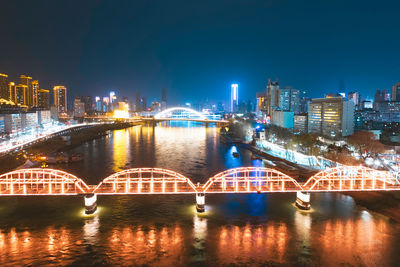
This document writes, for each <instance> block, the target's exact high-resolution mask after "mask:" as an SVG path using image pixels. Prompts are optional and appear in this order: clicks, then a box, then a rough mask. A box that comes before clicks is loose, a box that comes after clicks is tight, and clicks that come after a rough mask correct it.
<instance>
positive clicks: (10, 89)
mask: <svg viewBox="0 0 400 267" xmlns="http://www.w3.org/2000/svg"><path fill="white" fill-rule="evenodd" d="M8 93H9V98H8V99H9V100H11V101H12V102H14V103H16V99H17V96H16V92H15V83H14V82H9V83H8Z"/></svg>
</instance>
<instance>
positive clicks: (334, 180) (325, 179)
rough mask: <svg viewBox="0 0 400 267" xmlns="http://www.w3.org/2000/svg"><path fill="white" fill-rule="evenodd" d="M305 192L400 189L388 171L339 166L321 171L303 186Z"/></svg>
mask: <svg viewBox="0 0 400 267" xmlns="http://www.w3.org/2000/svg"><path fill="white" fill-rule="evenodd" d="M303 188H304V190H305V191H378V190H390V189H397V190H398V189H399V185H398V181H397V179H396V178H395V177H394V176H393V175H392V174H391V173H389V172H387V171H379V170H375V169H371V168H367V167H363V166H345V165H342V166H339V167H335V168H329V169H326V170H324V171H320V172H318V173H316V174H315V175H313V176H311V177H310V178H309V179H308V180H307V182H306V183H305V184H304V185H303Z"/></svg>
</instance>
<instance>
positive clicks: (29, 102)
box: [19, 75, 39, 107]
mask: <svg viewBox="0 0 400 267" xmlns="http://www.w3.org/2000/svg"><path fill="white" fill-rule="evenodd" d="M19 79H20V84H21V85H24V86H26V89H25V91H26V93H25V99H24V101H25V104H24V105H26V106H28V107H33V106H35V105H34V104H35V103H34V100H35V98H37V96H36V97H35V95H34V92H33V82H32V77H29V76H25V75H21V76H20V77H19ZM35 82H37V81H35ZM38 87H39V83H37V89H39V88H38Z"/></svg>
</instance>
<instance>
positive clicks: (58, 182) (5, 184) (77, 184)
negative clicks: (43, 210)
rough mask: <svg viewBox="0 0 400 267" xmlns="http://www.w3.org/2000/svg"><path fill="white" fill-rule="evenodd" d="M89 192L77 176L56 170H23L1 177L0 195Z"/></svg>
mask: <svg viewBox="0 0 400 267" xmlns="http://www.w3.org/2000/svg"><path fill="white" fill-rule="evenodd" d="M89 191H90V189H89V187H88V186H87V185H86V184H85V182H83V181H82V180H81V179H79V178H78V177H76V176H75V175H72V174H70V173H67V172H64V171H60V170H55V169H41V168H33V169H21V170H15V171H12V172H8V173H5V174H2V175H1V176H0V195H9V196H15V195H76V194H85V193H87V192H89Z"/></svg>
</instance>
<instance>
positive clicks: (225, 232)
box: [217, 223, 290, 264]
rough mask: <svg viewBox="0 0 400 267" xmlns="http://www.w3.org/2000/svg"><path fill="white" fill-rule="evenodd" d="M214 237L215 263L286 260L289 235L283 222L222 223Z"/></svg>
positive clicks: (281, 261)
mask: <svg viewBox="0 0 400 267" xmlns="http://www.w3.org/2000/svg"><path fill="white" fill-rule="evenodd" d="M217 236H218V253H217V255H218V260H219V262H218V263H219V264H230V263H232V262H233V263H236V264H243V263H249V262H255V263H261V262H279V263H284V262H286V260H287V258H286V257H285V256H286V254H287V253H288V243H289V239H290V235H289V234H288V227H287V225H286V224H285V223H277V224H269V225H250V224H246V225H245V226H236V225H235V226H233V225H231V226H223V227H221V228H220V230H219V234H218V235H217Z"/></svg>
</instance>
